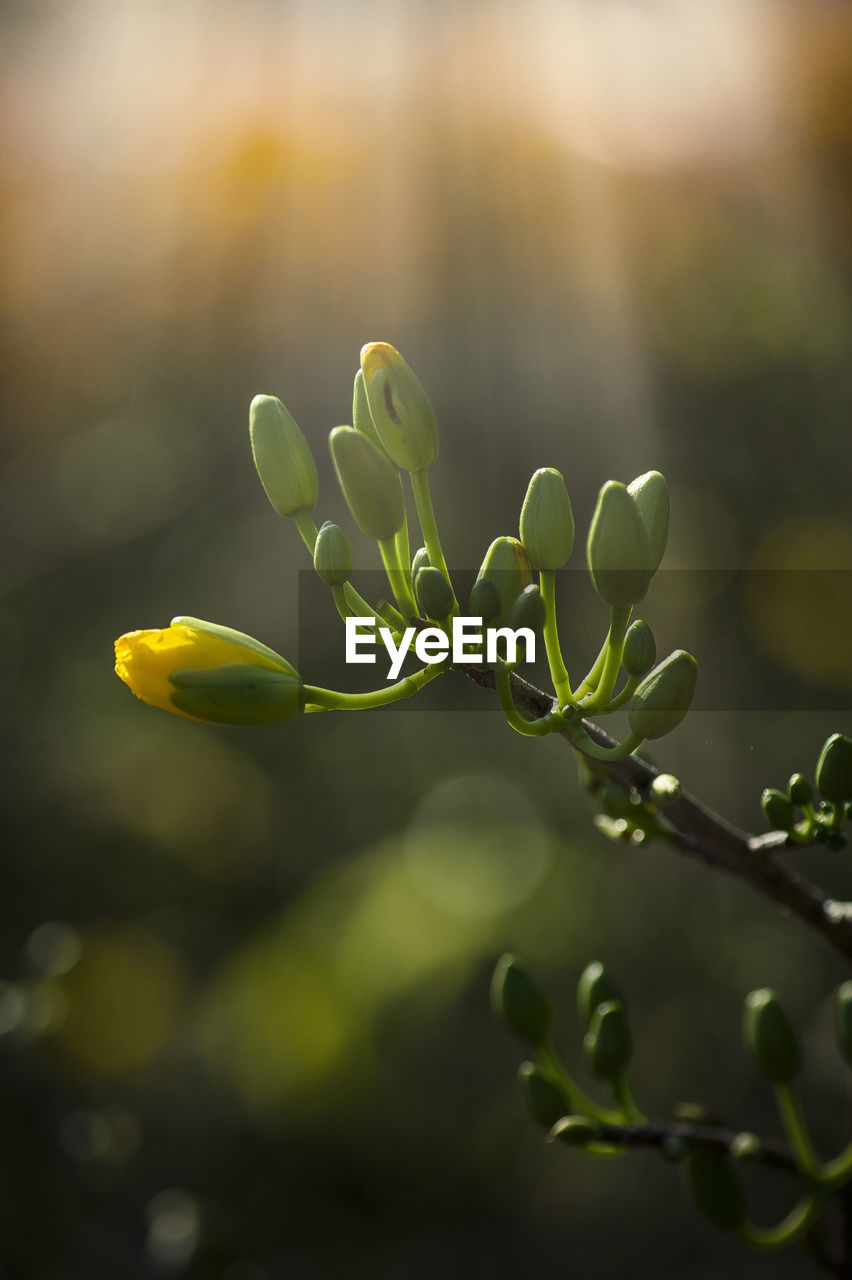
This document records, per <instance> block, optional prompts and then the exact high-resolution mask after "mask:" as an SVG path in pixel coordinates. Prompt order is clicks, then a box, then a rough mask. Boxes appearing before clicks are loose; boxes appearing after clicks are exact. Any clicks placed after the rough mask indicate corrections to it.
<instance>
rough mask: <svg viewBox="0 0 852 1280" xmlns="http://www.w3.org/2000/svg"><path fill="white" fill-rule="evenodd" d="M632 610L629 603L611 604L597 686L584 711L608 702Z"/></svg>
mask: <svg viewBox="0 0 852 1280" xmlns="http://www.w3.org/2000/svg"><path fill="white" fill-rule="evenodd" d="M632 612H633V610H632V608H631V606H630V605H613V607H612V610H611V612H610V623H609V633H608V635H607V638H606V650H605V653H604V660H603V667H602V669H601V674H600V679H599V680H598V687H597V689H596V690H595V692H594V693H593V694H592V696H591V698H589V700H588V702H587V703H586V704H585V708H584V709H585V710H586V711H590V712H591V711H602V710H603V709H605V707H606V705H607V703H608V702H609V700H610V698H611V696H612V691H613V689H614V688H615V682H616V680H617V679H618V672H619V670H620V668H621V650H622V647H623V645H624V633H625V631H626V630H627V624H628V622H629V621H630V615H631V613H632Z"/></svg>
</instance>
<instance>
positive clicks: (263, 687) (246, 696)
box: [115, 618, 304, 724]
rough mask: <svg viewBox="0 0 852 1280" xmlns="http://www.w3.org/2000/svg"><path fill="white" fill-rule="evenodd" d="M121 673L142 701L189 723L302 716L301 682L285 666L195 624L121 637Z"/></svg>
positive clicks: (227, 633) (240, 639)
mask: <svg viewBox="0 0 852 1280" xmlns="http://www.w3.org/2000/svg"><path fill="white" fill-rule="evenodd" d="M115 670H116V674H117V675H118V676H119V677H120V679H122V680H123V681H124V683H125V684H126V685H127V686H128V688H129V689H131V690H132V692H133V693H135V694H136V697H137V698H140V699H141V700H142V701H143V702H147V703H148V705H149V706H152V707H159V708H161V710H163V711H170V712H171V713H172V714H173V715H179V716H186V717H187V719H190V720H206V721H213V722H215V723H220V724H269V723H275V722H280V721H283V720H289V719H291V718H292V717H293V716H296V715H300V714H301V712H302V711H303V710H304V695H303V691H302V682H301V680H300V678H299V675H298V673H297V671H296V670H295V668H294V667H292V666H291V665H290V663H289V662H287V660H286V659H285V658H282V657H281V656H280V655H279V654H277V653H275V652H274V650H272V649H268V648H267V647H266V646H265V645H262V644H260V643H259V642H258V641H257V640H254V639H252V637H251V636H247V635H244V634H243V633H242V632H240V631H233V630H231V628H230V627H220V626H218V625H216V624H215V623H209V622H202V621H200V620H199V619H197V618H175V619H174V620H173V622H172V624H171V626H168V627H163V628H161V629H159V630H146V631H131V632H129V633H128V634H127V635H123V636H119V638H118V640H116V642H115Z"/></svg>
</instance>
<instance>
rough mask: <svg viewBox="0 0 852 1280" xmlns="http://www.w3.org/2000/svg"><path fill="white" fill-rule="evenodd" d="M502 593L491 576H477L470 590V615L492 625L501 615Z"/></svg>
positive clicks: (487, 624)
mask: <svg viewBox="0 0 852 1280" xmlns="http://www.w3.org/2000/svg"><path fill="white" fill-rule="evenodd" d="M500 609H501V605H500V594H499V592H498V590H497V588H496V587H495V585H494V583H493V582H492V581H491V579H490V578H477V579H476V582H474V584H473V586H472V587H471V591H470V616H471V617H472V618H481V619H482V622H483V625H484V626H486V627H490V626H491V625H492V624H493V623H495V622H496V621H497V619H498V618H499V617H500Z"/></svg>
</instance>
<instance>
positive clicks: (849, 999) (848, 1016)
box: [834, 979, 852, 1067]
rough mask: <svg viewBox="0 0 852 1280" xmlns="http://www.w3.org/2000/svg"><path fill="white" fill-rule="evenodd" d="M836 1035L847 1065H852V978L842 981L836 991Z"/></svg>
mask: <svg viewBox="0 0 852 1280" xmlns="http://www.w3.org/2000/svg"><path fill="white" fill-rule="evenodd" d="M834 1037H835V1039H836V1040H837V1047H838V1048H839V1049H840V1052H841V1053H842V1054H843V1057H844V1058H845V1059H846V1062H847V1065H848V1066H850V1067H852V979H850V980H848V981H846V982H841V984H840V986H839V987H838V988H837V990H836V991H835V993H834Z"/></svg>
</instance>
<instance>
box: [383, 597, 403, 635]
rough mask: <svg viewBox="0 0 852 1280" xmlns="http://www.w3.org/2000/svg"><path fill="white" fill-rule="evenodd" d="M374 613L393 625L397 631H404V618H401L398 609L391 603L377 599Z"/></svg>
mask: <svg viewBox="0 0 852 1280" xmlns="http://www.w3.org/2000/svg"><path fill="white" fill-rule="evenodd" d="M376 613H377V614H378V615H379V617H380V618H381V619H382V621H384V622H386V623H387V624H388V626H390V627H393V629H394V631H399V632H400V633H402V632H404V631H405V627H406V622H405V618H403V616H402V614H401V613H400V612H399V610H398V609H394V607H393V605H392V604H388V602H387V600H380V601H379V603H378V604H377V605H376Z"/></svg>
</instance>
